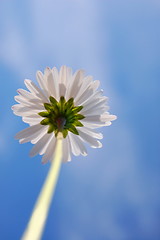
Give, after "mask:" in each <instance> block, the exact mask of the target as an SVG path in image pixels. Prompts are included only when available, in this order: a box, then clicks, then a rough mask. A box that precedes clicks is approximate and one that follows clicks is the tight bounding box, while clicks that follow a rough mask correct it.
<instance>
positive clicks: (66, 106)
mask: <svg viewBox="0 0 160 240" xmlns="http://www.w3.org/2000/svg"><path fill="white" fill-rule="evenodd" d="M73 102H74V99H73V98H70V99H69V100H68V101H67V102H66V103H65V109H66V110H67V109H70V108H71V107H73Z"/></svg>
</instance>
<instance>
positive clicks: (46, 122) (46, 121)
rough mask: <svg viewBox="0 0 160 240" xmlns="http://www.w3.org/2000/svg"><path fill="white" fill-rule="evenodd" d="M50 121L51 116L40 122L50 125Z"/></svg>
mask: <svg viewBox="0 0 160 240" xmlns="http://www.w3.org/2000/svg"><path fill="white" fill-rule="evenodd" d="M49 122H50V119H49V118H45V119H43V120H42V121H41V122H40V124H41V125H48V124H49Z"/></svg>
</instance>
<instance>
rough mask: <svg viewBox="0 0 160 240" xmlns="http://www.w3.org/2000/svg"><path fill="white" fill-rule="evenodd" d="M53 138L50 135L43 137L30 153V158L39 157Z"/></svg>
mask: <svg viewBox="0 0 160 240" xmlns="http://www.w3.org/2000/svg"><path fill="white" fill-rule="evenodd" d="M50 138H51V136H50V134H48V133H46V134H45V135H44V136H42V137H41V138H40V139H39V141H38V142H37V143H36V144H35V145H34V147H33V148H32V149H31V151H30V156H31V157H33V156H35V155H37V154H38V153H39V152H40V151H43V149H44V148H45V146H46V145H48V142H49V140H50Z"/></svg>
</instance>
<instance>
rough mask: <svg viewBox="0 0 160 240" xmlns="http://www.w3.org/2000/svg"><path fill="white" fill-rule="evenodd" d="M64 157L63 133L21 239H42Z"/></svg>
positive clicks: (59, 135)
mask: <svg viewBox="0 0 160 240" xmlns="http://www.w3.org/2000/svg"><path fill="white" fill-rule="evenodd" d="M61 159H62V135H61V134H58V136H57V144H56V149H55V154H54V159H53V161H52V163H51V167H50V170H49V173H48V176H47V178H46V180H45V183H44V185H43V187H42V190H41V192H40V195H39V197H38V200H37V202H36V204H35V207H34V209H33V213H32V215H31V218H30V221H29V223H28V225H27V228H26V230H25V232H24V234H23V236H22V238H21V240H31V239H32V240H40V239H41V236H42V234H43V229H44V226H45V222H46V219H47V215H48V211H49V207H50V204H51V200H52V197H53V195H54V192H55V188H56V183H57V179H58V175H59V170H60V166H61Z"/></svg>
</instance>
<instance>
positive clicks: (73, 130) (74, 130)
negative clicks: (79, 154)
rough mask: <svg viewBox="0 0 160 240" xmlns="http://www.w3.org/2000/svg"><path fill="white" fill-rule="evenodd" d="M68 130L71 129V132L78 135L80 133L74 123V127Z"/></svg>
mask: <svg viewBox="0 0 160 240" xmlns="http://www.w3.org/2000/svg"><path fill="white" fill-rule="evenodd" d="M68 130H69V131H70V132H72V133H74V134H76V135H79V132H78V131H77V129H76V128H75V127H74V126H73V125H72V127H70V128H69V129H68Z"/></svg>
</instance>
